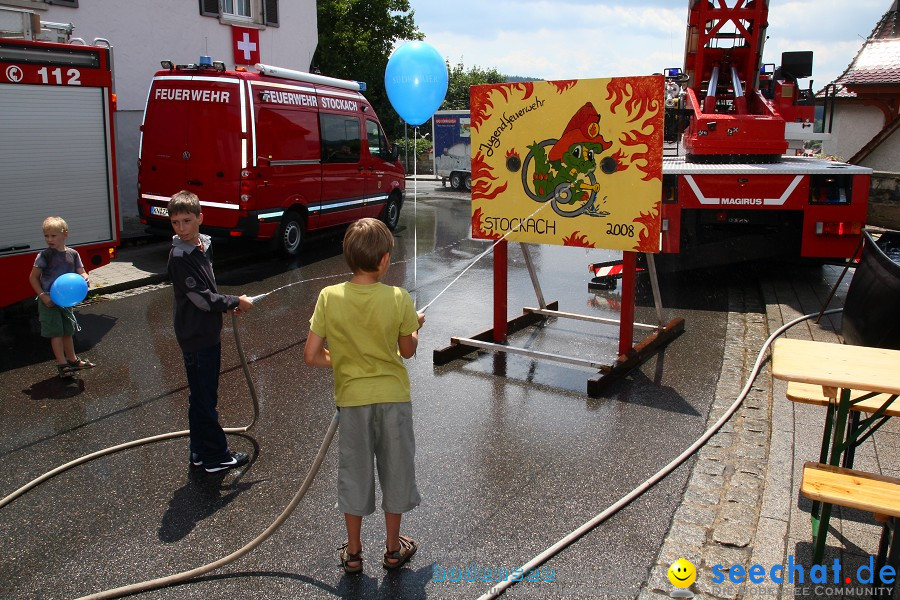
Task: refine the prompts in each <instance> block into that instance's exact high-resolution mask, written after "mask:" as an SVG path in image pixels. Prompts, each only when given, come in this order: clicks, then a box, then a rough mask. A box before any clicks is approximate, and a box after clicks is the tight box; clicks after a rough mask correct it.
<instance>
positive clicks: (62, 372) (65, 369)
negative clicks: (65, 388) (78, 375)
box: [56, 364, 77, 379]
mask: <svg viewBox="0 0 900 600" xmlns="http://www.w3.org/2000/svg"><path fill="white" fill-rule="evenodd" d="M56 370H57V371H58V372H59V378H60V379H72V378H73V377H75V371H76V370H77V369H74V368H73V367H72V365H68V364H66V365H56Z"/></svg>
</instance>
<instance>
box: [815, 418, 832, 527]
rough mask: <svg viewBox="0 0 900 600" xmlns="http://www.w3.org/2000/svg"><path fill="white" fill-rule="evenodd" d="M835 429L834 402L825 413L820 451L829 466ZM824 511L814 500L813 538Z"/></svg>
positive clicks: (820, 460)
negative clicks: (830, 449)
mask: <svg viewBox="0 0 900 600" xmlns="http://www.w3.org/2000/svg"><path fill="white" fill-rule="evenodd" d="M833 428H834V402H829V403H828V409H827V410H826V411H825V427H823V429H822V449H821V450H820V451H819V462H820V463H822V464H823V465H827V464H828V449H829V448H830V447H831V430H832V429H833ZM821 510H822V503H821V502H819V501H818V500H813V503H812V510H811V511H810V514H811V515H812V520H813V538H815V537H816V527H817V523H818V522H819V513H820V512H821Z"/></svg>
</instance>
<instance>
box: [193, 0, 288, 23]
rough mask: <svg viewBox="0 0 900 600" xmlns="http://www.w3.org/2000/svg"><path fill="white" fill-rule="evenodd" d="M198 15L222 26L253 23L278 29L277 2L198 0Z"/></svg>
mask: <svg viewBox="0 0 900 600" xmlns="http://www.w3.org/2000/svg"><path fill="white" fill-rule="evenodd" d="M199 1H200V14H201V15H203V16H204V17H217V18H218V19H219V20H220V21H221V22H222V23H224V24H226V25H227V24H231V23H236V24H245V23H255V24H257V25H260V26H265V25H269V26H271V27H278V0H199Z"/></svg>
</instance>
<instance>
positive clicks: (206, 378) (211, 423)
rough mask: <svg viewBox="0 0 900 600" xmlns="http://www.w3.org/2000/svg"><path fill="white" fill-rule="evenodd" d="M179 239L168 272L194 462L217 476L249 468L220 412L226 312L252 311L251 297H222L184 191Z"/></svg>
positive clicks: (196, 209)
mask: <svg viewBox="0 0 900 600" xmlns="http://www.w3.org/2000/svg"><path fill="white" fill-rule="evenodd" d="M168 209H169V220H170V221H171V223H172V229H174V230H175V235H174V236H173V237H172V249H171V250H170V251H169V264H168V272H169V278H170V279H171V280H172V288H173V289H174V290H175V297H174V313H175V337H176V338H177V339H178V345H179V346H181V351H182V354H183V355H184V369H185V371H186V372H187V380H188V386H189V387H190V396H189V399H188V423H189V425H190V431H191V444H190V446H191V456H190V464H191V466H194V467H201V466H202V467H203V468H204V469H205V470H206V472H207V473H216V472H218V471H224V470H225V469H231V468H234V467H239V466H242V465H245V464H247V461H248V456H247V453H246V452H232V451H231V450H229V449H228V441H227V440H226V439H225V432H224V431H222V426H221V425H219V413H218V412H217V411H216V405H217V404H218V393H219V370H220V366H221V358H222V344H221V340H220V336H221V332H222V314H223V313H225V312H246V311H248V310H250V309H251V308H253V303H252V302H251V301H250V298H248V297H247V296H240V297H238V296H229V295H225V294H220V293H219V292H218V291H217V289H216V276H215V274H214V273H213V268H212V247H211V246H212V242H211V240H210V238H209V236H207V235H203V234H201V233H200V224H201V223H203V213H202V212H200V199H199V198H197V196H196V194H193V193H191V192H187V191H181V192H178V193H177V194H175V195H174V196H172V198H171V200H169V206H168Z"/></svg>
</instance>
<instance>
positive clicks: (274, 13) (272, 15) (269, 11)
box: [263, 0, 278, 27]
mask: <svg viewBox="0 0 900 600" xmlns="http://www.w3.org/2000/svg"><path fill="white" fill-rule="evenodd" d="M263 10H264V11H265V15H264V17H263V20H264V21H265V23H266V25H271V26H273V27H278V0H263Z"/></svg>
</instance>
